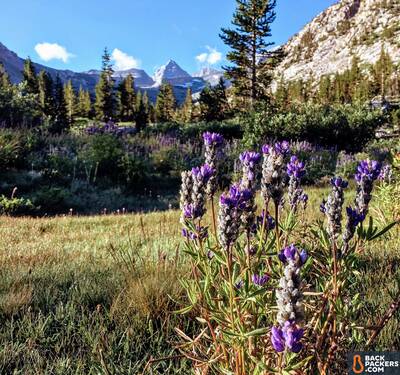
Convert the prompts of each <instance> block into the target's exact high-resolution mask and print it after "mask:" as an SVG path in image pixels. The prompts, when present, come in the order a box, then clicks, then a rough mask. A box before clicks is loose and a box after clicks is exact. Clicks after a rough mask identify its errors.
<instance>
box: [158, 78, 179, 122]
mask: <svg viewBox="0 0 400 375" xmlns="http://www.w3.org/2000/svg"><path fill="white" fill-rule="evenodd" d="M175 110H176V99H175V95H174V91H173V89H172V86H171V85H170V84H169V83H167V82H164V83H163V84H162V85H161V87H160V92H159V93H158V95H157V101H156V108H155V115H156V120H157V122H169V121H173V120H174V117H175Z"/></svg>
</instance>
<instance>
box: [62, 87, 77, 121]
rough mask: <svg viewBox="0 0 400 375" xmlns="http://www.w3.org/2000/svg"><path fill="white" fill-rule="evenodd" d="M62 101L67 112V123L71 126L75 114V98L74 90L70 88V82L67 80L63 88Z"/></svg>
mask: <svg viewBox="0 0 400 375" xmlns="http://www.w3.org/2000/svg"><path fill="white" fill-rule="evenodd" d="M64 100H65V106H66V111H67V119H68V123H69V124H70V125H71V124H72V123H73V121H74V118H75V116H76V114H77V98H76V95H75V90H74V88H73V87H72V82H71V80H69V81H68V82H67V84H66V85H65V86H64Z"/></svg>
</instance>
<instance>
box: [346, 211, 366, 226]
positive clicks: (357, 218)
mask: <svg viewBox="0 0 400 375" xmlns="http://www.w3.org/2000/svg"><path fill="white" fill-rule="evenodd" d="M346 213H347V216H348V218H349V220H350V221H351V222H352V223H353V224H354V225H355V226H357V225H358V224H360V223H362V222H363V221H364V220H365V215H364V214H360V213H358V211H357V210H354V209H353V208H351V207H346Z"/></svg>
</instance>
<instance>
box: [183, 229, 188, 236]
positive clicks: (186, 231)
mask: <svg viewBox="0 0 400 375" xmlns="http://www.w3.org/2000/svg"><path fill="white" fill-rule="evenodd" d="M182 236H183V237H185V238H189V231H188V230H187V229H185V228H182Z"/></svg>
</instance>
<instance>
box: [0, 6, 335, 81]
mask: <svg viewBox="0 0 400 375" xmlns="http://www.w3.org/2000/svg"><path fill="white" fill-rule="evenodd" d="M336 2H337V0H278V6H277V9H276V11H277V19H276V21H275V23H274V24H273V41H274V42H275V43H276V44H282V43H284V42H285V41H287V39H288V38H290V36H292V35H293V34H294V33H296V32H297V31H299V30H300V29H301V28H302V26H304V25H305V24H306V23H307V22H309V21H310V20H311V19H312V18H313V17H314V16H316V15H317V14H318V13H320V12H321V11H323V10H324V9H325V8H327V7H328V6H330V5H332V4H334V3H336ZM235 3H236V2H235V1H234V0H111V1H110V0H109V1H104V0H64V1H63V0H17V1H6V2H4V3H3V4H2V5H1V11H2V22H1V23H0V42H2V43H3V44H5V45H6V46H7V47H8V48H10V49H12V50H13V51H15V52H17V53H18V55H19V56H21V57H26V56H28V55H29V56H31V58H32V59H33V60H34V61H36V62H40V63H42V64H45V65H48V66H51V67H54V68H60V69H71V70H75V71H84V70H88V69H93V68H98V67H99V66H100V58H101V54H102V50H103V48H104V47H105V46H108V48H109V49H110V51H111V52H114V54H113V56H114V58H115V63H116V64H117V65H118V66H119V67H121V68H126V67H134V66H135V67H140V68H143V69H145V70H146V71H147V72H148V73H149V74H152V73H153V72H154V70H155V68H157V67H158V66H160V65H162V64H164V63H165V62H166V61H167V60H169V59H170V58H171V59H174V60H175V61H177V62H178V63H179V64H180V65H181V66H182V68H184V69H185V70H187V71H188V72H190V73H193V72H195V71H196V70H198V69H199V68H200V67H202V66H204V65H213V66H214V67H216V68H218V67H220V66H221V64H222V65H223V64H224V58H225V54H226V52H227V47H226V46H225V45H224V44H223V43H222V41H221V40H220V38H219V37H218V33H219V31H220V28H221V27H222V26H225V27H226V26H229V25H230V20H231V18H232V13H233V12H234V8H235Z"/></svg>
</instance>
